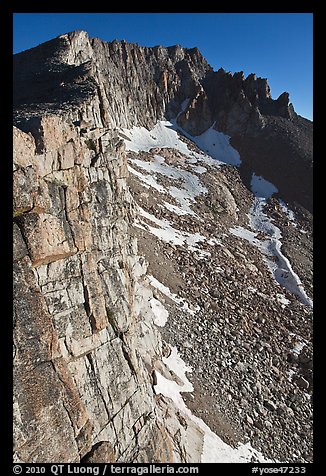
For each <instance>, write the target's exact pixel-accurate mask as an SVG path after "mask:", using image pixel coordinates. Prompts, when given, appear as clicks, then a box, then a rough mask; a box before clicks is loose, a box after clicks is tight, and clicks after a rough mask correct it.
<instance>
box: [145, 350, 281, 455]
mask: <svg viewBox="0 0 326 476" xmlns="http://www.w3.org/2000/svg"><path fill="white" fill-rule="evenodd" d="M163 362H164V363H165V365H167V367H168V368H169V369H170V370H172V371H173V372H174V373H175V374H176V375H177V376H178V377H179V378H180V379H181V380H182V382H183V385H178V384H177V383H176V382H175V381H173V380H168V379H167V378H165V377H163V376H162V375H161V374H160V373H159V372H157V371H156V372H155V373H156V378H157V385H155V386H154V389H155V392H156V393H157V394H159V393H161V394H162V395H164V396H166V397H168V398H171V400H172V401H173V402H174V403H175V405H176V407H177V408H178V409H179V410H180V411H181V412H183V413H184V414H185V415H187V416H188V417H189V418H191V419H192V420H193V421H194V423H196V424H197V425H198V426H199V427H200V428H201V429H202V430H203V432H204V447H203V453H202V457H201V462H202V463H249V462H251V459H252V457H254V458H255V460H256V461H259V462H261V463H264V462H272V461H271V460H267V459H265V457H264V456H263V455H262V454H261V453H260V452H258V451H257V450H255V449H253V448H252V447H251V445H250V443H246V444H240V445H238V447H237V448H232V447H231V446H229V445H227V444H226V443H224V441H223V440H222V439H221V438H220V437H219V436H217V435H216V434H215V433H213V432H212V430H211V429H210V428H209V427H208V426H207V425H206V423H205V422H204V421H203V420H202V419H200V418H198V417H196V416H195V415H193V414H192V412H191V410H190V409H189V408H188V407H187V406H186V404H185V402H184V401H183V399H182V396H181V394H180V392H192V391H193V386H192V384H191V382H189V380H188V378H187V376H186V372H190V371H191V368H190V367H189V366H187V365H186V364H185V362H184V361H183V360H182V359H181V357H180V356H179V354H178V350H177V348H176V347H172V348H171V354H170V356H169V357H168V358H164V357H163Z"/></svg>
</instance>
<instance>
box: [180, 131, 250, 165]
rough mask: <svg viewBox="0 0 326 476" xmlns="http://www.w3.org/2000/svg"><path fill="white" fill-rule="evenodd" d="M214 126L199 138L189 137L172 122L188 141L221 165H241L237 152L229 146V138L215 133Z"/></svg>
mask: <svg viewBox="0 0 326 476" xmlns="http://www.w3.org/2000/svg"><path fill="white" fill-rule="evenodd" d="M214 125H215V123H214V124H213V125H212V126H211V127H210V128H209V129H207V130H206V131H205V132H203V133H202V134H201V135H199V136H191V135H190V134H188V133H187V132H186V131H185V130H183V129H182V128H181V127H179V126H178V125H177V124H176V122H174V127H175V128H176V129H179V130H180V131H182V133H183V134H184V135H185V136H186V137H188V139H190V140H192V141H193V142H194V143H195V144H196V145H197V147H198V148H199V149H200V150H202V151H203V152H205V153H206V154H208V155H209V156H210V157H213V159H215V160H217V161H219V162H220V163H223V164H229V165H234V166H239V165H240V164H241V160H240V155H239V152H238V151H237V150H236V149H234V148H233V147H232V146H231V144H230V138H231V137H230V136H228V135H226V134H223V132H218V131H216V130H215V129H214Z"/></svg>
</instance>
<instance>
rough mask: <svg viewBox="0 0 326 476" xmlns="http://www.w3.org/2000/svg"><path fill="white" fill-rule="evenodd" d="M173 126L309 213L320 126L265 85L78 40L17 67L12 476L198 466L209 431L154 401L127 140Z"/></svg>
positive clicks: (156, 357) (201, 62)
mask: <svg viewBox="0 0 326 476" xmlns="http://www.w3.org/2000/svg"><path fill="white" fill-rule="evenodd" d="M186 100H187V105H186V107H185V108H184V110H183V112H182V113H181V114H179V113H180V112H181V106H182V105H184V104H186V102H185V101H186ZM177 114H179V116H178V123H179V125H180V126H181V127H182V128H183V129H184V130H186V131H188V132H189V133H191V134H193V135H196V134H200V133H201V132H203V131H204V130H206V129H207V128H208V127H211V126H213V127H215V128H216V129H217V130H220V131H223V132H225V133H226V134H229V135H230V136H231V143H232V144H233V145H234V146H235V147H236V148H237V149H238V150H239V151H240V154H241V158H242V165H241V169H240V173H241V174H242V178H243V180H244V181H246V180H247V182H248V178H249V177H250V176H251V173H252V171H253V170H255V171H257V173H259V174H261V175H263V176H264V177H265V178H266V179H269V180H271V181H273V183H275V185H277V187H278V188H279V192H280V194H281V196H283V197H285V198H287V199H289V200H292V201H293V202H296V203H297V206H298V208H299V209H302V210H303V211H305V209H307V210H310V209H311V204H312V199H311V175H310V173H311V167H312V147H311V144H312V139H311V132H312V131H311V129H312V124H311V123H310V122H309V121H306V120H304V119H303V118H300V117H299V116H297V115H296V113H295V112H294V110H293V107H292V106H291V105H290V104H289V98H288V95H287V94H283V95H281V96H280V98H278V99H277V100H276V101H275V100H273V99H272V98H271V97H270V93H269V88H268V85H267V82H266V80H262V79H260V78H256V77H255V76H254V75H250V76H249V77H248V78H246V79H244V78H243V75H242V74H241V73H238V74H234V75H231V74H229V73H226V72H224V71H223V70H220V71H218V72H214V71H213V70H212V68H211V67H210V66H209V65H208V63H207V62H206V60H205V59H204V58H203V56H202V55H201V54H200V52H199V51H198V50H197V49H196V48H194V49H184V48H181V47H180V46H173V47H169V48H164V47H160V46H158V47H154V48H145V47H140V46H138V45H132V44H128V43H126V42H118V41H113V42H112V43H106V42H103V41H101V40H99V39H96V38H95V39H91V38H89V37H88V35H87V33H86V32H83V31H79V32H73V33H69V34H65V35H62V36H60V37H58V38H56V39H54V40H51V41H49V42H47V43H44V44H42V45H40V46H38V47H36V48H33V49H31V50H28V51H26V52H23V53H20V54H18V55H16V56H15V57H14V124H15V126H14V132H13V137H14V163H13V170H14V372H15V374H14V375H15V376H14V378H15V380H14V381H15V394H14V451H15V455H14V458H15V461H22V462H58V461H60V462H80V461H89V462H99V461H105V462H115V461H117V462H199V461H201V453H202V451H203V445H204V435H203V431H202V429H201V428H200V427H199V426H198V425H196V423H195V422H194V420H192V419H190V418H188V417H187V416H186V415H183V416H181V415H180V413H179V411H178V410H177V409H176V408H175V406H174V404H173V402H172V401H171V400H169V399H168V398H165V397H163V396H162V395H160V394H158V395H157V394H156V392H155V383H156V377H155V375H156V374H155V371H156V370H157V369H158V368H159V369H160V371H161V372H163V374H164V375H165V376H166V377H167V378H168V379H170V380H171V381H173V379H175V378H176V377H175V375H173V373H171V371H170V370H169V369H168V368H166V367H165V365H164V364H163V361H164V357H166V356H168V354H169V350H168V349H167V346H166V344H165V343H164V342H163V341H162V338H161V335H160V333H159V331H158V328H157V326H156V325H155V324H154V320H155V315H154V313H153V308H152V307H151V305H150V303H151V302H153V301H152V299H153V287H151V286H150V283H149V280H148V277H147V263H146V261H145V260H144V258H143V257H142V256H141V254H142V255H143V254H146V253H145V252H144V249H145V248H146V246H145V247H144V246H143V245H142V250H141V253H139V251H138V248H137V239H136V238H135V235H137V233H135V230H134V227H133V225H134V222H135V220H136V219H137V216H138V209H137V206H136V203H135V201H134V199H133V197H132V196H131V194H130V177H129V174H128V167H127V155H126V152H125V147H124V145H123V142H122V141H121V139H120V138H119V137H118V129H119V128H121V127H124V128H131V127H132V126H144V127H147V128H151V127H153V126H154V124H155V123H156V122H157V120H159V119H164V118H173V117H175V116H176V115H177ZM266 144H268V145H266ZM285 158H286V160H284V159H285ZM271 161H272V162H271ZM273 161H274V162H273ZM271 164H273V165H271ZM289 171H291V174H290V172H289ZM231 176H232V173H231ZM212 177H213V175H212ZM212 180H213V178H212ZM230 180H231V182H232V180H233V179H232V178H231V179H230ZM239 180H240V179H239V178H237V181H238V182H239ZM240 182H241V181H240ZM240 182H239V183H240ZM235 183H236V182H233V185H234V184H235ZM234 186H236V185H234ZM135 187H136V189H135V190H136V191H135V193H137V186H135ZM223 187H224V186H223ZM223 187H222V188H221V187H220V188H221V190H225V187H224V188H223ZM230 190H232V186H230ZM246 193H247V192H246ZM221 194H222V195H223V194H224V192H223V193H222V192H221ZM225 194H226V196H227V197H230V192H229V191H228V193H227V192H225ZM226 196H225V197H224V195H223V197H224V198H223V197H219V200H221V201H223V200H226V201H227V199H226ZM245 196H246V195H245ZM232 203H233V202H232ZM234 210H236V205H235V207H234ZM306 213H308V211H306ZM231 215H232V214H231ZM137 236H138V235H137ZM138 238H140V239H141V238H142V237H139V236H138ZM155 246H156V245H154V248H155ZM148 259H151V257H150V254H149V255H148ZM171 343H175V342H173V339H172V340H171ZM307 451H308V450H307Z"/></svg>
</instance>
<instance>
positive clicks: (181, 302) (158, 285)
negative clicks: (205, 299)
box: [148, 275, 199, 315]
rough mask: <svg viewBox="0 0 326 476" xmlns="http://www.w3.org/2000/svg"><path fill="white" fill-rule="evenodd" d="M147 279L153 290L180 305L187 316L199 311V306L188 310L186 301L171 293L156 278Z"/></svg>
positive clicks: (149, 277) (150, 276)
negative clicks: (187, 313)
mask: <svg viewBox="0 0 326 476" xmlns="http://www.w3.org/2000/svg"><path fill="white" fill-rule="evenodd" d="M148 279H149V281H150V284H151V285H152V286H153V287H154V288H156V289H158V290H159V291H160V292H161V293H162V294H164V295H165V296H166V297H168V298H169V299H171V301H173V302H175V303H176V304H179V305H181V306H182V309H183V310H184V311H186V312H189V314H191V315H195V314H196V311H197V310H199V306H197V308H196V309H190V307H189V304H188V303H187V301H186V300H185V299H183V298H180V297H179V296H177V295H176V294H174V293H172V292H171V291H170V289H169V288H168V287H167V286H165V285H164V284H163V283H161V282H160V281H158V280H157V279H156V278H154V276H152V275H149V276H148Z"/></svg>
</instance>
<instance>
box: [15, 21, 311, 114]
mask: <svg viewBox="0 0 326 476" xmlns="http://www.w3.org/2000/svg"><path fill="white" fill-rule="evenodd" d="M312 23H313V15H312V13H70V14H67V13H16V14H14V53H17V52H20V51H23V50H26V49H28V48H32V47H34V46H37V45H38V44H40V43H43V42H44V41H47V40H49V39H51V38H54V37H55V36H58V35H61V34H63V33H67V32H69V31H73V30H86V31H87V32H88V33H89V35H90V36H91V37H98V38H101V39H102V40H105V41H112V40H114V39H115V38H116V39H118V40H122V39H124V40H126V41H128V42H131V43H138V44H139V45H141V46H155V45H163V46H170V45H175V44H180V45H181V46H184V47H187V48H192V47H194V46H197V47H198V48H199V49H200V51H201V52H202V54H203V55H204V56H205V58H206V59H207V61H208V62H209V63H210V64H211V66H212V67H213V68H214V69H215V70H217V69H219V68H220V67H223V68H224V69H225V70H227V71H231V72H232V73H234V72H236V71H241V70H242V71H244V73H245V75H246V76H247V75H248V74H250V73H256V74H257V76H261V77H264V78H267V79H268V82H269V85H270V87H271V92H272V97H273V98H277V97H278V96H279V95H280V94H281V93H282V92H283V91H288V92H289V93H290V100H291V102H292V103H293V105H294V108H295V110H296V112H297V113H298V114H300V115H302V116H304V117H307V118H308V119H312V102H313V100H312V94H313V86H312V82H313V71H312V61H313V55H312V53H313V51H312V49H313V25H312Z"/></svg>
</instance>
